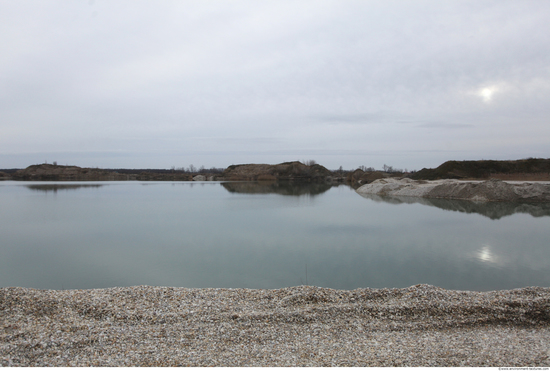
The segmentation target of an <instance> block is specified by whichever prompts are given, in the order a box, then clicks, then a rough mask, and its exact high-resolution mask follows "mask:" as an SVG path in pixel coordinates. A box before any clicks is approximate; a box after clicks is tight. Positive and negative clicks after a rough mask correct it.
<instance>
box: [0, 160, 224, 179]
mask: <svg viewBox="0 0 550 371" xmlns="http://www.w3.org/2000/svg"><path fill="white" fill-rule="evenodd" d="M200 175H202V176H203V177H204V180H211V179H213V178H215V176H216V175H217V174H209V173H204V174H202V173H201V174H200ZM196 176H197V173H184V172H179V171H173V170H154V169H152V170H129V169H118V170H107V169H98V168H85V167H78V166H63V165H53V164H41V165H31V166H29V167H27V168H26V169H22V170H17V171H16V172H14V173H13V174H6V176H5V178H4V179H12V180H39V181H44V180H47V181H90V180H95V181H105V180H142V181H154V180H159V181H190V180H194V179H193V178H194V177H196ZM0 177H2V174H0ZM201 179H202V178H201Z"/></svg>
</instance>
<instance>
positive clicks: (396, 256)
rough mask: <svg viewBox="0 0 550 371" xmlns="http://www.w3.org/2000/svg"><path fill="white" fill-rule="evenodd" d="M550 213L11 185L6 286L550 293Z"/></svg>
mask: <svg viewBox="0 0 550 371" xmlns="http://www.w3.org/2000/svg"><path fill="white" fill-rule="evenodd" d="M549 241H550V206H549V205H517V204H502V203H489V204H475V203H471V202H459V201H444V200H433V201H430V200H425V199H414V198H409V199H385V198H381V197H376V196H372V197H362V196H360V195H359V194H357V193H356V192H355V191H354V190H353V189H351V188H350V187H348V186H345V185H340V186H337V187H331V186H330V185H325V184H316V185H309V186H308V185H306V186H299V185H289V184H277V183H275V184H258V183H244V182H243V183H239V182H235V183H233V182H228V183H219V182H204V183H198V182H81V183H78V182H63V183H51V182H50V183H45V182H42V183H39V182H11V181H5V182H0V287H8V286H21V287H34V288H45V289H73V288H102V287H113V286H134V285H155V286H179V287H246V288H280V287H287V286H297V285H303V284H304V285H305V284H308V285H315V286H321V287H330V288H336V289H355V288H358V287H408V286H411V285H414V284H418V283H428V284H432V285H436V286H439V287H444V288H448V289H462V290H482V291H485V290H496V289H511V288H518V287H525V286H550V243H549Z"/></svg>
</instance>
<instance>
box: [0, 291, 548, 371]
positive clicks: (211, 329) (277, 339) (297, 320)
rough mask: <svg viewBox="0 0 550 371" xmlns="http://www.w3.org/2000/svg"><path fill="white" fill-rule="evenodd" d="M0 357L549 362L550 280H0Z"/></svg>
mask: <svg viewBox="0 0 550 371" xmlns="http://www.w3.org/2000/svg"><path fill="white" fill-rule="evenodd" d="M0 319H1V327H0V365H1V366H32V367H36V366H56V367H58V366H63V367H67V366H102V367H106V366H409V367H410V366H428V367H431V366H439V367H441V366H443V367H448V366H454V367H462V366H468V367H479V366H491V367H527V366H529V367H541V366H550V358H549V357H550V353H549V345H548V344H550V330H549V324H550V288H541V287H528V288H523V289H515V290H506V291H491V292H471V291H453V290H445V289H441V288H438V287H435V286H430V285H416V286H412V287H408V288H402V289H369V288H367V289H356V290H333V289H327V288H319V287H312V286H299V287H291V288H283V289H276V290H252V289H189V288H172V287H152V286H136V287H126V288H124V287H119V288H109V289H93V290H37V289H28V288H0Z"/></svg>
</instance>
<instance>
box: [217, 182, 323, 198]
mask: <svg viewBox="0 0 550 371" xmlns="http://www.w3.org/2000/svg"><path fill="white" fill-rule="evenodd" d="M221 185H222V186H223V187H224V188H225V189H226V190H228V191H229V192H231V193H254V194H271V193H274V194H279V195H284V196H303V195H310V196H316V195H320V194H322V193H325V192H326V191H328V190H329V189H330V188H332V184H330V183H294V182H281V181H278V182H277V181H275V182H225V183H221Z"/></svg>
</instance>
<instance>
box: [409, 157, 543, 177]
mask: <svg viewBox="0 0 550 371" xmlns="http://www.w3.org/2000/svg"><path fill="white" fill-rule="evenodd" d="M511 175H512V176H511ZM409 177H410V178H411V179H415V180H437V179H489V178H494V179H501V180H550V159H543V158H528V159H524V160H513V161H512V160H510V161H496V160H480V161H447V162H445V163H443V164H441V165H440V166H438V167H437V168H435V169H426V168H424V169H422V170H420V171H417V172H415V173H412V174H411V175H410V176H409Z"/></svg>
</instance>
